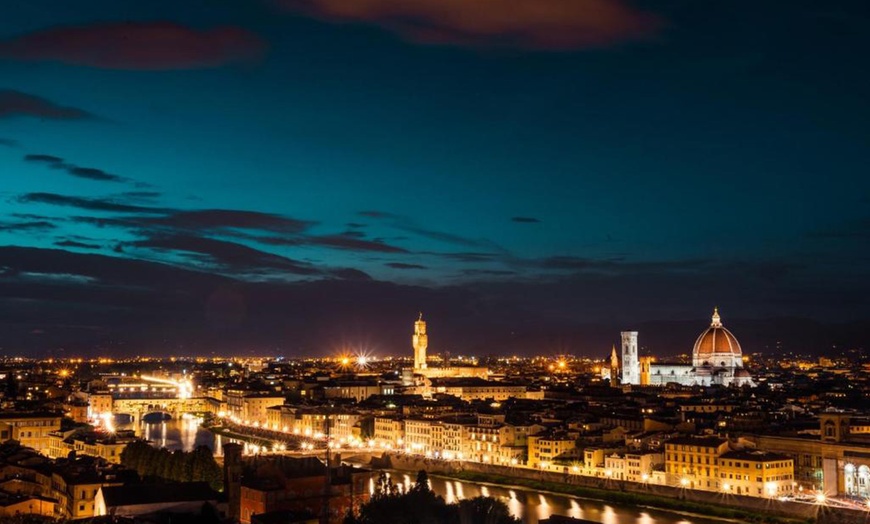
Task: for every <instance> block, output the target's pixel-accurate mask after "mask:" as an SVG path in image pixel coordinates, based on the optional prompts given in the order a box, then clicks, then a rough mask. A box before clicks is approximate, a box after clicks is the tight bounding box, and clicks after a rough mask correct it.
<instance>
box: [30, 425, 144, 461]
mask: <svg viewBox="0 0 870 524" xmlns="http://www.w3.org/2000/svg"><path fill="white" fill-rule="evenodd" d="M136 440H138V439H137V438H136V437H135V436H134V435H133V432H132V431H126V432H124V431H119V432H117V433H112V434H106V433H96V432H93V431H85V432H82V431H78V432H77V431H75V430H70V431H53V432H51V433H49V435H48V450H47V452H45V454H46V455H48V456H49V457H51V458H55V459H59V458H67V457H68V456H70V453H73V452H75V455H88V456H91V457H99V458H101V459H103V460H105V461H106V462H109V463H112V464H120V463H121V452H123V451H124V448H126V447H127V444H129V443H130V442H134V441H136Z"/></svg>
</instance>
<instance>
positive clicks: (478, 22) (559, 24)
mask: <svg viewBox="0 0 870 524" xmlns="http://www.w3.org/2000/svg"><path fill="white" fill-rule="evenodd" d="M276 2H277V3H278V5H279V6H281V7H283V8H284V9H286V10H288V11H292V12H301V13H304V14H307V15H309V16H313V17H317V18H320V19H324V20H329V21H337V22H352V23H368V24H374V25H378V26H380V27H382V28H384V29H387V30H389V31H392V32H394V33H396V34H398V35H399V36H400V37H402V38H405V39H407V40H411V41H414V42H421V43H429V44H450V45H469V46H474V47H508V48H520V49H556V50H572V49H589V48H599V47H606V46H612V45H615V44H619V43H622V42H626V41H634V40H640V39H645V38H649V37H650V36H652V35H654V34H655V33H656V32H657V30H658V29H659V28H660V27H661V26H662V21H661V20H660V19H659V18H658V17H657V16H655V15H653V14H650V13H646V12H644V11H641V10H638V9H636V8H633V7H632V6H630V5H629V4H628V3H627V2H625V1H624V0H533V1H532V0H529V1H517V0H477V1H468V0H416V1H413V2H409V1H407V0H355V1H352V2H350V1H346V0H276Z"/></svg>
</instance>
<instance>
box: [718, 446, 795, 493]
mask: <svg viewBox="0 0 870 524" xmlns="http://www.w3.org/2000/svg"><path fill="white" fill-rule="evenodd" d="M719 477H720V479H721V483H720V487H721V490H722V491H723V492H727V493H734V494H737V495H749V496H752V497H782V496H786V495H791V494H792V493H793V492H794V487H793V485H794V461H793V460H792V459H791V458H789V457H787V456H785V455H780V454H778V453H770V452H765V451H757V450H745V451H729V452H727V453H724V454H722V455H721V456H720V457H719Z"/></svg>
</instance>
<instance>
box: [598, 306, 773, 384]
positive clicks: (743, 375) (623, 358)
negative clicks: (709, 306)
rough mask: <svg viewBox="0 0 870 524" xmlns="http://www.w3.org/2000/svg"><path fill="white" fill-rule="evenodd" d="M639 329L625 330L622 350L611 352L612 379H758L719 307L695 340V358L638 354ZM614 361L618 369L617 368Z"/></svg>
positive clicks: (747, 381) (718, 381)
mask: <svg viewBox="0 0 870 524" xmlns="http://www.w3.org/2000/svg"><path fill="white" fill-rule="evenodd" d="M637 337H638V332H637V331H624V332H622V348H621V349H622V351H621V352H620V353H619V354H617V352H616V348H614V349H613V353H612V354H611V357H610V359H611V369H610V370H607V371H609V373H606V375H609V377H610V379H611V381H612V382H613V383H615V382H616V381H615V380H613V379H614V377H616V378H617V379H618V380H619V383H620V384H634V385H649V386H664V385H666V384H680V385H684V386H713V385H721V386H737V387H740V386H750V387H755V385H756V384H755V382H754V381H753V380H752V376H751V375H750V374H749V371H747V370H746V369H744V367H743V350H742V348H741V347H740V343H739V342H737V338H736V337H735V336H734V335H733V334H732V333H731V332H730V331H728V330H727V329H726V328H725V326H723V325H722V318H721V317H720V316H719V310H718V308H716V309H714V310H713V317H712V319H711V323H710V327H708V328H707V329H706V330H704V331H703V332H702V333H701V334H700V336H698V338H697V340H696V341H695V346H694V348H693V349H692V362H691V364H689V363H685V364H683V363H671V364H668V363H657V362H655V360H654V359H653V358H652V357H640V356H639V355H638V345H637ZM614 365H616V366H618V369H614Z"/></svg>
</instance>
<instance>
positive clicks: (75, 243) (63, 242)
mask: <svg viewBox="0 0 870 524" xmlns="http://www.w3.org/2000/svg"><path fill="white" fill-rule="evenodd" d="M54 245H56V246H57V247H74V248H78V249H101V248H102V247H103V246H100V245H98V244H86V243H84V242H79V241H77V240H61V241H59V242H55V243H54Z"/></svg>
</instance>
